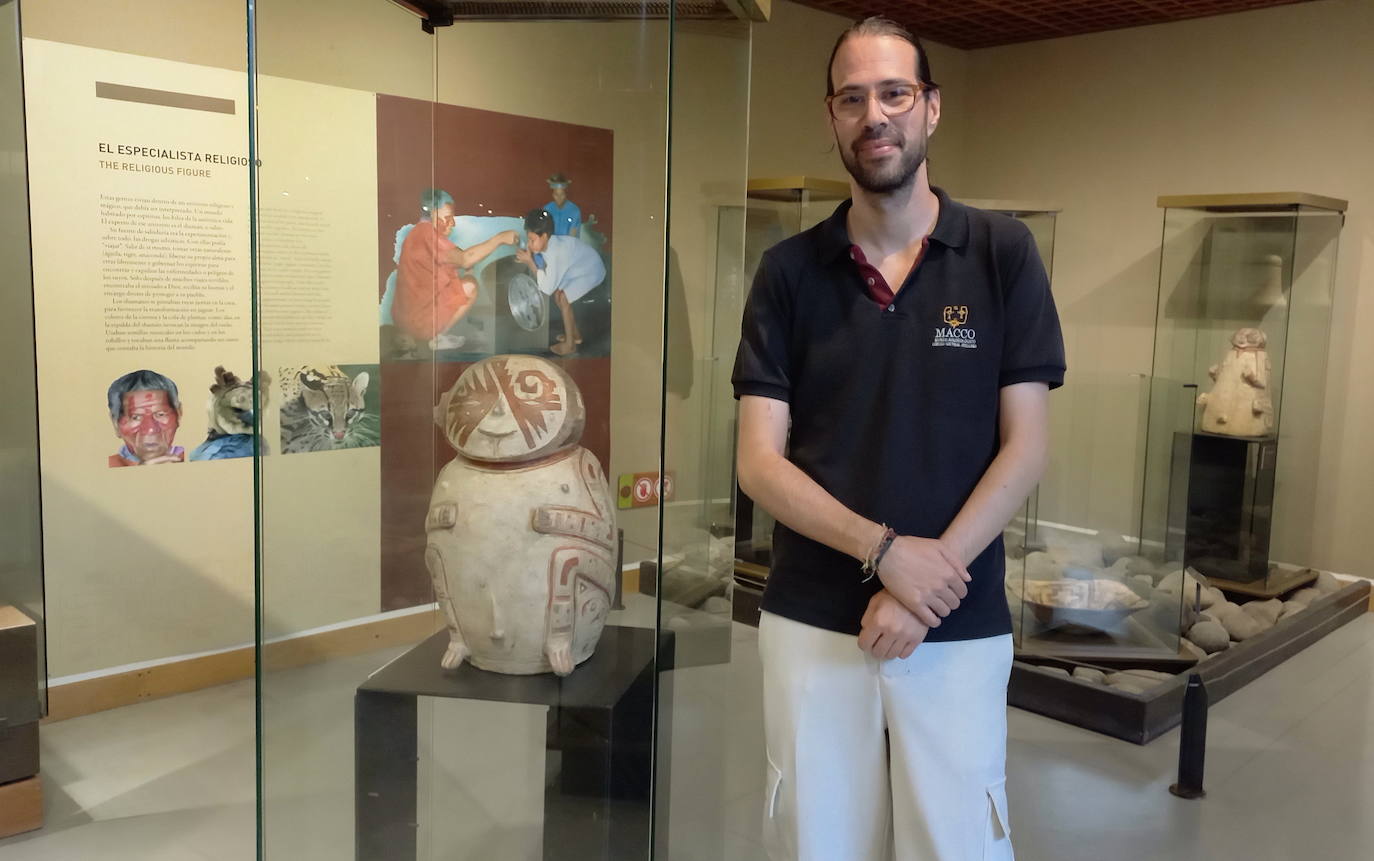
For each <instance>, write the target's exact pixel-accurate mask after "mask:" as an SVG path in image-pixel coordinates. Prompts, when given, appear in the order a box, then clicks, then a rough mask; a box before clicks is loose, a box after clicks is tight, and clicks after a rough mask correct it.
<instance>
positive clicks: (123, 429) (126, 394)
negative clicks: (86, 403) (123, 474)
mask: <svg viewBox="0 0 1374 861" xmlns="http://www.w3.org/2000/svg"><path fill="white" fill-rule="evenodd" d="M106 401H107V403H108V406H109V408H110V423H111V424H112V425H114V430H115V435H116V436H118V437H119V438H120V439H121V440H122V441H123V445H121V446H120V447H119V451H118V452H116V453H115V454H112V455H110V458H109V465H110V466H111V467H117V466H149V465H152V464H157V463H181V462H182V461H184V460H186V449H184V448H182V447H181V446H179V445H174V444H173V440H174V438H175V437H176V434H177V427H178V426H180V424H181V398H180V397H179V396H178V394H177V384H176V383H174V382H172V381H171V380H170V379H168V378H167V377H164V376H163V375H162V374H159V373H158V372H157V371H148V370H140V371H131V372H129V373H127V374H125V375H124V376H122V377H120V378H119V379H117V380H115V381H114V382H113V383H110V388H109V391H108V392H107V393H106Z"/></svg>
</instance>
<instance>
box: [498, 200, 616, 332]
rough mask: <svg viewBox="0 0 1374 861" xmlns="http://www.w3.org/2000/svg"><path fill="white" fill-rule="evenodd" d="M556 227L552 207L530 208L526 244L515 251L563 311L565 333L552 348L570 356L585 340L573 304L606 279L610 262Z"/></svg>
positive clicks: (540, 289) (543, 291) (526, 224)
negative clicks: (546, 208) (554, 230)
mask: <svg viewBox="0 0 1374 861" xmlns="http://www.w3.org/2000/svg"><path fill="white" fill-rule="evenodd" d="M553 228H554V222H553V216H552V215H550V214H549V212H548V210H545V209H533V210H530V211H529V212H528V213H527V214H526V215H525V247H524V248H522V249H520V250H519V251H516V252H515V259H517V260H519V261H520V262H521V263H523V264H525V266H527V267H528V268H529V270H530V274H531V275H533V276H534V280H535V282H536V283H537V284H538V285H539V292H541V293H543V294H544V295H546V296H551V297H553V302H554V304H555V305H557V306H558V310H559V311H560V312H561V314H562V317H563V334H562V335H560V336H558V339H557V342H556V343H554V344H553V345H552V346H550V347H549V351H550V352H552V353H553V354H554V355H556V356H569V355H572V354H573V353H575V352H577V347H578V345H580V344H581V343H582V332H581V331H580V330H579V329H578V328H577V317H576V315H574V314H573V309H572V303H574V302H576V301H577V300H578V299H581V298H582V297H583V296H586V295H587V294H588V293H590V292H591V291H592V289H593V288H595V287H599V286H601V282H603V281H605V280H606V262H605V261H604V260H602V258H601V255H600V254H599V253H597V251H596V249H595V248H593V247H592V246H590V245H588V244H587V243H585V242H583V241H582V240H581V239H579V238H577V237H576V236H558V235H556V234H554V232H553Z"/></svg>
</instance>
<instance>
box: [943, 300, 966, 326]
mask: <svg viewBox="0 0 1374 861" xmlns="http://www.w3.org/2000/svg"><path fill="white" fill-rule="evenodd" d="M967 322H968V306H967V305H946V306H945V325H946V326H954V327H956V328H957V327H959V326H962V325H964V324H965V323H967Z"/></svg>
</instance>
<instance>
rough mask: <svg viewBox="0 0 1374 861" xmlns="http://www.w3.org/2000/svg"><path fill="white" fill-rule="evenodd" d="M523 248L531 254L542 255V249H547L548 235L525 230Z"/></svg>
mask: <svg viewBox="0 0 1374 861" xmlns="http://www.w3.org/2000/svg"><path fill="white" fill-rule="evenodd" d="M525 247H526V248H528V249H529V250H530V253H531V254H543V253H544V249H546V248H548V247H549V235H548V234H547V233H544V234H539V233H531V232H530V231H528V230H526V231H525Z"/></svg>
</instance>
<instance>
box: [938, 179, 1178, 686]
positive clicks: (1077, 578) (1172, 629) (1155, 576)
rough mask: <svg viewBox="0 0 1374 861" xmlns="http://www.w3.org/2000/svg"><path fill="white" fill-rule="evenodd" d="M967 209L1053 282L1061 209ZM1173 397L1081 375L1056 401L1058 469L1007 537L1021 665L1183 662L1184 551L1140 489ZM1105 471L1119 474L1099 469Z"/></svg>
mask: <svg viewBox="0 0 1374 861" xmlns="http://www.w3.org/2000/svg"><path fill="white" fill-rule="evenodd" d="M965 202H966V203H968V204H969V205H971V206H977V207H979V208H981V209H988V210H992V211H995V212H1002V213H1005V214H1007V215H1011V216H1012V217H1014V218H1017V219H1018V220H1020V221H1021V222H1022V223H1024V224H1026V226H1027V227H1029V228H1030V230H1031V233H1032V235H1033V236H1034V238H1035V242H1036V247H1037V250H1038V251H1039V253H1040V257H1041V259H1042V261H1043V262H1044V264H1045V269H1046V271H1047V272H1048V273H1050V275H1051V278H1052V277H1053V265H1054V239H1055V223H1056V219H1057V215H1058V211H1059V210H1058V207H1055V206H1052V205H1048V204H1035V203H1029V202H1022V201H1008V200H969V201H965ZM1169 387H1170V384H1169V383H1168V382H1167V381H1159V380H1152V379H1151V378H1149V377H1146V376H1144V375H1140V374H1129V373H1112V372H1109V371H1106V370H1103V369H1079V368H1074V369H1073V371H1072V384H1071V385H1066V386H1065V387H1064V388H1063V389H1061V390H1059V391H1056V392H1055V393H1054V396H1053V398H1052V399H1051V400H1052V406H1053V410H1052V414H1051V424H1052V433H1051V436H1052V439H1053V440H1054V447H1053V449H1052V451H1051V457H1050V464H1049V467H1048V468H1047V470H1046V473H1045V476H1044V478H1043V479H1042V481H1041V482H1040V485H1039V486H1038V487H1037V488H1036V490H1035V491H1034V492H1033V493H1032V494H1031V497H1030V499H1029V500H1028V501H1027V504H1026V507H1025V510H1024V511H1023V513H1022V514H1021V515H1020V516H1018V517H1017V518H1016V519H1015V520H1013V521H1012V523H1011V524H1010V525H1009V526H1008V527H1007V530H1006V533H1005V536H1004V543H1005V546H1006V551H1007V556H1008V558H1007V580H1006V586H1007V600H1008V603H1009V604H1010V606H1011V609H1012V624H1013V630H1014V633H1015V640H1016V646H1017V649H1018V650H1019V652H1020V653H1021V654H1022V655H1041V656H1049V657H1054V658H1058V659H1063V660H1067V661H1078V662H1082V663H1087V664H1094V663H1102V664H1104V665H1105V664H1110V663H1114V662H1118V661H1122V660H1126V661H1135V660H1142V659H1166V660H1167V659H1172V658H1174V657H1176V656H1177V654H1178V649H1179V637H1180V635H1181V632H1182V629H1183V622H1184V619H1183V610H1182V603H1183V602H1182V591H1183V590H1182V586H1181V582H1182V567H1183V566H1182V561H1181V560H1182V555H1181V548H1171V547H1168V546H1166V544H1165V542H1164V541H1162V540H1159V536H1163V535H1165V534H1166V533H1167V529H1166V528H1165V524H1166V523H1167V521H1168V519H1169V517H1170V511H1169V509H1168V502H1169V500H1168V499H1167V498H1165V499H1162V500H1160V503H1161V505H1144V504H1143V503H1142V500H1141V479H1140V477H1141V476H1142V475H1144V473H1145V471H1146V463H1145V445H1144V441H1145V429H1146V427H1147V423H1148V415H1149V406H1150V398H1151V392H1152V391H1153V390H1159V391H1161V392H1162V391H1166V390H1168V389H1169ZM1178 409H1179V407H1178V405H1177V404H1175V406H1174V410H1175V414H1176V418H1175V420H1176V421H1182V422H1184V423H1185V424H1186V420H1187V416H1190V415H1191V411H1190V408H1187V407H1186V406H1185V407H1184V412H1183V413H1182V414H1181V415H1182V418H1180V417H1178V416H1179V414H1178V412H1177V411H1178ZM1105 463H1111V464H1113V465H1114V466H1115V469H1114V470H1111V471H1108V470H1103V469H1101V466H1102V465H1103V464H1105ZM1123 465H1129V468H1127V467H1126V466H1123ZM1120 475H1130V476H1132V477H1133V478H1132V479H1130V480H1128V481H1125V482H1122V481H1119V480H1117V478H1116V476H1120Z"/></svg>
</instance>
